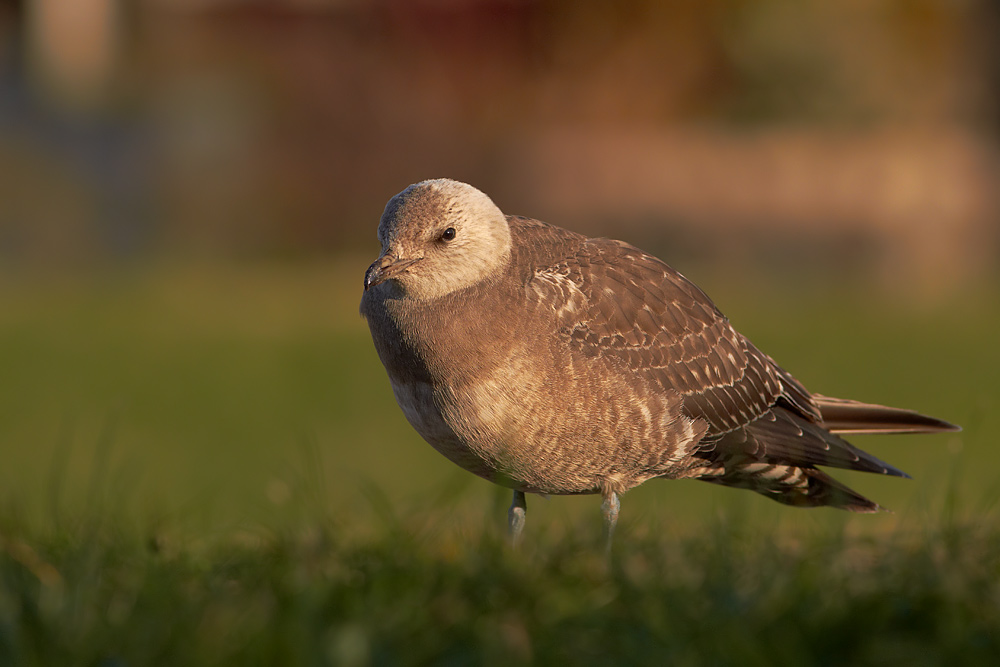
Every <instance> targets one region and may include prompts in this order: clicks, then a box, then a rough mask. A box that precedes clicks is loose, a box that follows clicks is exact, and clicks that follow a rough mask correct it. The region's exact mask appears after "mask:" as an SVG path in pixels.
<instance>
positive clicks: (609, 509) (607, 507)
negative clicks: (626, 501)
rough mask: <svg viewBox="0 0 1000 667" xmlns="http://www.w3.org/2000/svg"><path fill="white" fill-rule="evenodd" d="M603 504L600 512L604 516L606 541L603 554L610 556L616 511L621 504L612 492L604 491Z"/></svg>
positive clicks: (616, 519)
mask: <svg viewBox="0 0 1000 667" xmlns="http://www.w3.org/2000/svg"><path fill="white" fill-rule="evenodd" d="M602 495H603V496H604V502H603V503H601V512H602V513H603V514H604V538H605V539H606V540H607V544H606V545H605V552H606V553H607V555H608V556H610V555H611V538H612V537H614V534H615V526H616V525H617V524H618V510H619V509H621V506H622V504H621V503H620V502H619V501H618V494H617V493H615V492H614V491H610V490H607V491H604V493H603V494H602Z"/></svg>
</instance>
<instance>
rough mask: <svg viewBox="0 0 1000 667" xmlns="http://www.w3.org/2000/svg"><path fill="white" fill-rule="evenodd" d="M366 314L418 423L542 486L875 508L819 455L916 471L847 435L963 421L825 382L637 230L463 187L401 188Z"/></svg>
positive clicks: (462, 455)
mask: <svg viewBox="0 0 1000 667" xmlns="http://www.w3.org/2000/svg"><path fill="white" fill-rule="evenodd" d="M379 240H380V241H381V243H382V255H381V256H380V257H379V259H378V260H376V262H375V263H374V264H372V266H371V267H370V268H369V269H368V272H367V273H366V275H365V292H364V296H363V298H362V301H361V313H362V315H364V317H365V318H366V319H367V321H368V324H369V326H370V328H371V333H372V338H373V340H374V342H375V347H376V349H377V350H378V354H379V357H380V359H381V360H382V363H383V364H384V365H385V368H386V371H387V372H388V374H389V378H390V381H391V383H392V387H393V392H394V393H395V396H396V400H397V401H398V403H399V405H400V407H401V408H402V410H403V412H404V414H405V415H406V417H407V419H408V420H409V421H410V423H411V424H412V425H413V426H414V428H415V429H416V430H417V431H418V432H419V433H420V434H421V435H422V436H423V437H424V439H426V440H427V441H428V442H429V443H430V444H431V445H433V446H434V447H435V448H436V449H437V450H438V451H440V452H441V453H442V454H444V455H445V456H447V457H448V458H449V459H451V460H452V461H454V462H455V463H457V464H458V465H460V466H462V467H463V468H465V469H466V470H469V471H471V472H474V473H476V474H477V475H480V476H482V477H484V478H486V479H488V480H490V481H493V482H496V483H498V484H502V485H504V486H508V487H510V488H513V489H514V490H515V499H514V505H513V506H512V510H511V512H512V514H511V525H512V529H513V530H514V532H515V533H517V532H519V530H520V526H521V525H523V512H524V499H523V496H522V495H520V494H521V493H524V492H532V493H547V494H584V493H601V494H603V496H604V498H605V515H606V517H607V518H608V520H609V524H610V525H609V528H613V525H614V518H615V517H616V516H617V506H618V500H617V496H618V494H621V493H622V492H624V491H626V490H628V489H629V488H632V487H634V486H636V485H638V484H641V483H643V482H645V481H647V480H649V479H652V478H656V477H662V478H669V479H678V478H697V479H702V480H705V481H709V482H713V483H717V484H724V485H727V486H735V487H741V488H748V489H752V490H754V491H757V492H759V493H762V494H764V495H766V496H768V497H770V498H773V499H775V500H778V501H779V502H783V503H786V504H789V505H798V506H807V507H809V506H820V505H830V506H833V507H839V508H842V509H847V510H852V511H859V512H872V511H876V510H878V509H880V508H879V506H878V505H876V504H875V503H873V502H872V501H870V500H868V499H866V498H864V497H862V496H861V495H859V494H857V493H855V492H854V491H851V490H850V489H848V488H847V487H845V486H843V485H842V484H839V483H838V482H836V481H835V480H833V479H832V478H830V477H829V476H827V475H826V474H825V473H823V472H821V471H820V470H819V469H817V466H829V467H834V468H849V469H853V470H863V471H867V472H877V473H882V474H888V475H896V476H905V474H904V473H902V472H901V471H899V470H897V469H896V468H893V467H892V466H890V465H888V464H886V463H883V462H882V461H879V460H878V459H876V458H875V457H873V456H871V455H870V454H867V453H865V452H863V451H861V450H859V449H857V448H856V447H853V446H852V445H850V444H849V443H848V442H846V441H845V440H843V439H842V438H840V437H839V436H838V435H835V434H834V431H836V432H854V433H873V432H930V431H944V430H954V429H955V427H953V426H952V425H950V424H948V423H946V422H943V421H940V420H937V419H934V418H931V417H925V416H923V415H920V414H917V413H915V412H911V411H908V410H899V409H894V408H885V407H882V406H878V405H871V404H864V403H857V402H854V401H847V400H843V399H832V398H827V397H824V396H820V395H817V394H810V393H809V392H808V391H807V390H806V389H805V387H803V386H802V385H801V384H800V383H799V382H798V381H797V380H795V378H793V377H792V376H791V375H789V374H788V373H787V372H786V371H784V370H783V369H782V368H780V367H779V366H778V365H777V364H776V363H775V362H774V361H773V360H772V359H771V358H770V357H768V356H767V355H766V354H764V353H762V352H761V351H760V350H758V349H757V348H756V347H754V346H753V344H752V343H750V342H749V341H748V340H747V339H746V338H744V337H743V336H742V335H740V334H739V333H738V332H737V331H736V330H735V329H733V327H732V325H730V323H729V320H728V319H726V317H725V316H723V315H722V313H720V312H719V310H718V309H717V308H716V307H715V305H714V304H713V303H712V301H711V300H710V299H709V298H708V297H707V296H706V295H705V294H704V292H702V291H701V290H700V289H699V288H698V287H696V286H695V285H694V284H693V283H691V282H690V281H688V280H687V279H686V278H684V276H682V275H681V274H679V273H678V272H676V271H674V270H673V269H671V268H670V267H669V266H667V265H666V264H664V263H663V262H662V261H660V260H658V259H657V258H655V257H653V256H651V255H649V254H647V253H645V252H643V251H641V250H639V249H637V248H635V247H633V246H631V245H629V244H627V243H623V242H621V241H613V240H608V239H593V238H587V237H585V236H582V235H580V234H576V233H574V232H571V231H567V230H565V229H561V228H559V227H554V226H552V225H548V224H545V223H543V222H539V221H537V220H531V219H528V218H522V217H515V216H505V215H503V213H501V212H500V210H499V209H498V208H497V207H496V206H495V205H494V204H493V202H492V201H490V200H489V198H488V197H486V195H484V194H483V193H481V192H479V191H478V190H476V189H475V188H472V187H471V186H468V185H465V184H463V183H458V182H456V181H450V180H435V181H424V182H422V183H418V184H416V185H412V186H410V187H409V188H407V189H406V190H404V191H403V192H401V193H400V194H398V195H396V196H395V197H393V198H392V199H391V200H390V201H389V203H388V205H387V206H386V210H385V213H384V214H383V216H382V220H381V222H380V224H379Z"/></svg>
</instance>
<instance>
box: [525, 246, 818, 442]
mask: <svg viewBox="0 0 1000 667" xmlns="http://www.w3.org/2000/svg"><path fill="white" fill-rule="evenodd" d="M559 231H562V230H559ZM573 236H574V237H575V239H578V240H577V241H576V242H575V243H572V244H569V247H568V248H567V250H568V252H566V253H565V255H564V256H563V257H561V258H560V259H558V260H557V261H554V262H552V263H550V264H548V265H547V266H544V267H543V268H539V269H537V270H535V272H534V274H533V275H532V276H531V278H530V280H529V282H528V289H527V291H528V294H529V296H530V297H532V298H535V299H537V300H538V303H539V304H540V305H544V306H546V307H551V308H552V309H553V310H554V311H555V314H556V317H557V318H558V320H559V324H560V333H561V334H562V335H563V336H565V337H566V339H567V342H568V344H569V345H570V346H572V347H574V348H575V349H577V350H579V351H580V352H581V353H582V354H584V355H587V356H591V357H599V358H602V359H605V360H607V361H608V362H610V363H612V364H616V365H618V366H619V367H621V368H623V369H624V370H627V371H628V372H630V373H634V374H638V375H641V376H644V377H645V378H648V379H652V380H653V381H654V382H655V383H657V384H659V385H660V386H661V387H662V388H663V389H664V391H676V392H677V393H679V394H680V395H681V396H682V397H683V404H684V409H685V411H686V412H687V414H688V415H689V416H691V417H693V418H697V419H702V420H704V421H706V422H708V424H709V429H708V432H707V434H706V440H711V439H712V438H713V436H719V435H721V434H724V433H728V432H730V431H733V430H736V429H738V428H740V427H742V426H745V425H747V424H750V423H752V422H754V421H755V420H757V419H758V418H760V417H761V416H762V415H764V414H765V413H767V412H768V411H769V410H770V409H771V408H772V406H775V405H776V404H777V403H778V402H779V400H781V401H783V402H785V403H787V404H788V405H789V406H790V407H793V408H794V409H795V411H796V412H797V413H799V414H801V415H803V416H805V417H807V418H808V419H809V420H810V421H819V412H818V410H817V409H816V407H815V405H814V404H813V403H812V401H811V399H810V397H809V394H808V392H806V390H805V389H804V388H803V387H802V386H801V385H800V384H799V383H798V382H796V381H795V380H794V379H793V378H792V377H791V376H790V375H788V374H787V373H785V372H784V371H783V370H781V369H780V368H779V367H778V366H777V365H776V364H774V362H773V361H772V360H771V359H770V358H769V357H768V356H767V355H765V354H763V353H762V352H760V351H759V350H758V349H757V348H756V347H754V346H753V345H752V344H751V343H750V342H749V341H747V340H746V339H745V338H744V337H743V336H741V335H740V334H739V333H738V332H737V331H736V330H734V329H733V327H732V326H731V325H730V324H729V320H728V319H726V317H725V316H723V315H722V313H720V312H719V310H718V309H717V308H716V307H715V304H713V303H712V301H711V300H710V299H709V298H708V296H706V295H705V293H704V292H702V291H701V290H700V289H699V288H698V287H696V286H695V285H694V284H692V283H691V282H690V281H688V280H687V279H686V278H684V276H682V275H681V274H680V273H678V272H676V271H674V270H673V269H671V268H670V267H669V266H667V265H666V264H664V263H663V262H661V261H660V260H658V259H656V258H655V257H653V256H651V255H649V254H647V253H644V252H642V251H641V250H639V249H637V248H635V247H633V246H630V245H628V244H626V243H622V242H620V241H611V240H607V239H586V238H584V237H578V236H576V235H573Z"/></svg>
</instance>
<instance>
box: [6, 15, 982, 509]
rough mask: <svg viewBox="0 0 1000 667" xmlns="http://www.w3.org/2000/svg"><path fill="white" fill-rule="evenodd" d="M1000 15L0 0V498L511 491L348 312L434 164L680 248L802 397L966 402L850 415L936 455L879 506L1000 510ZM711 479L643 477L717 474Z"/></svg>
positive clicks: (889, 487)
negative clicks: (396, 398)
mask: <svg viewBox="0 0 1000 667" xmlns="http://www.w3.org/2000/svg"><path fill="white" fill-rule="evenodd" d="M998 35H1000V5H998V4H997V3H995V2H991V1H990V0H960V1H955V0H846V1H844V0H840V1H834V0H706V1H700V2H688V1H676V2H663V1H660V0H635V1H628V2H616V3H607V2H598V1H596V0H594V1H591V0H581V1H578V2H568V1H566V2H560V1H557V0H415V1H406V0H131V1H126V0H117V1H116V0H74V1H73V2H67V1H66V0H0V403H2V405H0V454H2V458H3V460H4V463H3V464H2V466H0V503H5V504H6V506H7V507H8V510H9V511H17V512H21V513H23V514H25V515H28V516H31V517H35V518H40V519H41V518H46V517H47V518H48V519H50V520H58V517H59V516H60V515H61V514H62V513H64V512H66V511H67V509H66V508H67V507H74V508H75V507H80V506H84V507H90V508H103V509H108V508H111V507H113V508H115V509H116V510H118V511H124V512H125V513H127V514H130V515H134V516H141V517H143V518H144V520H145V519H148V517H150V516H153V517H156V516H160V515H164V516H170V517H175V516H179V515H184V516H188V515H193V516H195V517H196V518H199V517H200V519H199V520H205V521H207V522H208V524H209V525H218V524H219V523H220V522H221V523H226V522H232V521H243V520H245V521H251V522H253V521H256V520H263V519H264V518H265V517H269V516H271V515H272V514H274V515H275V516H277V517H278V518H279V519H280V520H284V518H287V516H288V515H289V514H293V513H295V512H298V511H300V508H301V505H302V503H301V502H297V501H296V498H298V497H299V496H301V495H303V494H313V495H315V496H316V503H317V504H318V505H319V506H321V507H323V508H325V511H329V512H330V513H331V514H332V515H333V516H335V517H342V516H343V515H344V514H345V513H346V514H350V512H352V511H354V510H356V509H357V507H359V506H366V505H365V503H366V502H367V503H369V504H371V503H372V502H373V501H372V500H371V498H369V499H368V500H367V501H365V500H359V497H360V496H364V495H366V494H367V495H368V496H370V495H371V494H380V493H385V494H387V496H388V497H389V499H390V505H393V504H395V506H402V507H405V506H406V505H407V504H408V503H411V502H412V501H413V499H414V498H425V497H427V496H429V495H431V496H432V495H433V494H434V493H435V492H436V490H437V489H440V488H442V487H444V488H459V487H461V488H465V487H469V488H471V489H473V490H471V491H469V490H465V491H462V492H461V493H465V494H466V496H465V497H466V498H475V497H477V496H476V495H475V494H477V493H478V494H480V495H482V496H483V497H486V498H493V497H494V496H491V495H490V494H492V493H493V492H492V491H491V490H489V487H488V485H486V484H485V483H479V482H475V481H474V480H472V479H470V480H469V481H468V482H464V481H462V480H464V479H465V477H463V475H464V473H461V472H460V471H452V469H451V467H450V466H451V464H449V463H448V462H447V461H445V460H444V459H443V458H441V457H439V456H438V455H437V454H436V453H434V452H433V451H432V450H431V449H430V448H429V447H428V446H426V445H425V444H424V443H422V442H421V441H420V440H419V438H418V437H417V436H416V435H415V434H414V433H413V432H412V430H410V429H409V427H408V426H407V425H406V423H405V421H404V420H403V418H402V416H401V415H400V414H399V413H398V410H397V409H396V408H395V405H394V403H393V401H392V397H391V392H390V391H389V387H388V383H387V381H386V379H385V377H384V373H383V371H382V369H381V367H380V365H379V364H378V361H377V359H376V357H375V355H374V353H373V350H372V348H371V343H370V341H369V340H368V337H367V330H366V328H365V325H364V323H363V322H362V321H361V320H360V318H359V317H358V315H357V302H358V300H359V299H360V293H361V278H362V275H363V272H364V269H365V267H366V266H367V265H368V263H370V262H371V261H372V260H373V259H374V257H375V256H376V254H377V252H378V248H377V243H376V242H375V228H376V225H377V222H378V218H379V215H380V213H381V211H382V207H383V206H384V203H385V201H386V200H387V199H388V198H389V197H390V196H392V195H393V194H395V193H396V192H398V191H400V190H401V189H403V188H404V187H405V186H406V185H408V184H410V183H412V182H415V181H419V180H422V179H425V178H433V177H442V176H447V177H451V178H456V179H459V180H464V181H467V182H470V183H472V184H474V185H476V186H477V187H479V188H480V189H482V190H483V191H485V192H486V193H488V194H489V195H490V196H491V197H492V198H493V199H494V201H496V202H497V204H498V205H499V206H500V207H501V208H502V209H503V210H504V211H505V212H507V213H512V214H523V215H529V216H532V217H536V218H540V219H543V220H546V221H549V222H552V223H555V224H559V225H561V226H565V227H569V228H572V229H575V230H578V231H583V232H585V233H588V234H593V235H611V236H615V237H618V238H624V239H626V240H628V241H630V242H632V243H634V244H636V245H639V246H640V247H643V248H645V249H647V250H650V251H652V252H654V253H656V254H658V255H659V256H661V257H662V258H664V259H665V260H667V261H668V262H669V263H671V264H672V265H674V266H675V267H676V268H678V269H680V270H681V271H682V272H684V273H685V274H687V275H688V276H689V277H691V278H692V279H693V280H695V281H696V282H698V283H699V284H701V285H702V286H703V287H705V288H706V289H707V291H708V292H709V294H711V295H712V296H713V297H714V298H715V299H716V301H717V302H718V303H719V305H720V307H722V309H723V311H724V312H726V313H727V314H728V315H729V316H730V317H731V319H733V321H734V322H735V324H736V325H737V327H738V328H739V329H740V330H741V331H743V332H744V333H746V334H747V335H748V336H749V337H750V338H752V339H753V340H754V341H755V342H756V343H757V344H758V346H760V347H762V348H764V349H765V350H766V351H768V352H769V353H770V354H771V355H772V356H774V357H775V358H777V359H778V361H779V362H781V363H782V364H783V365H785V366H786V367H787V368H789V370H791V371H792V372H793V373H796V374H797V375H798V376H799V377H800V378H801V379H803V380H804V381H805V382H806V383H807V385H809V386H810V387H812V388H813V389H814V390H816V391H819V392H821V393H828V394H844V395H846V396H850V397H854V398H858V399H863V400H870V401H879V402H886V403H898V404H902V405H907V406H908V407H913V408H917V409H921V410H924V411H928V412H932V413H934V414H936V415H937V416H940V417H944V418H947V419H950V420H953V421H957V422H959V423H962V424H963V425H964V426H966V431H965V432H964V433H963V434H962V435H960V436H954V437H952V438H951V439H950V440H949V437H948V436H941V437H938V438H936V439H935V438H930V439H921V438H911V439H910V440H908V441H906V442H905V444H903V443H899V442H897V443H892V442H891V439H890V440H878V441H877V443H878V444H874V443H875V442H876V441H874V440H868V439H864V438H862V439H859V441H858V444H860V445H862V446H864V447H866V448H877V449H876V452H877V454H878V455H879V456H882V457H883V458H886V459H888V460H890V461H892V462H893V463H896V464H898V465H900V467H902V468H903V469H905V470H908V471H909V472H910V473H912V474H914V475H915V476H919V477H920V478H921V479H922V480H923V481H918V483H915V484H911V486H909V487H906V489H905V490H904V488H903V486H901V485H897V484H896V483H895V481H894V480H893V481H888V482H886V481H885V480H877V479H876V480H875V482H874V484H873V485H870V486H869V487H865V486H864V485H865V484H870V483H871V482H870V480H869V479H868V478H858V479H857V481H855V478H854V477H850V481H851V482H852V483H856V484H858V485H859V487H861V488H863V489H864V490H865V491H867V492H868V493H871V494H873V495H875V496H876V498H877V499H879V501H880V502H884V503H885V504H889V505H891V504H892V500H893V499H898V502H902V503H904V505H906V506H911V505H912V504H913V503H916V502H917V501H916V500H914V499H913V498H915V497H917V496H920V497H924V498H925V502H926V503H928V504H929V505H931V506H936V505H937V504H939V503H940V502H943V500H942V498H944V496H945V491H944V488H945V486H944V485H945V482H944V481H942V480H943V479H945V478H948V479H951V480H952V482H953V483H957V482H954V480H956V479H958V480H965V481H964V482H962V484H965V487H963V488H966V487H967V488H968V490H969V491H968V492H969V495H970V497H972V498H973V499H974V500H975V502H984V503H985V502H992V501H991V500H984V499H987V498H992V497H993V496H992V495H991V494H993V493H994V491H995V490H996V489H997V481H998V479H1000V478H998V477H997V475H994V474H993V473H992V472H991V466H989V465H981V463H982V462H983V461H985V460H986V459H985V458H983V457H986V456H992V457H993V459H991V460H994V461H996V462H1000V456H997V455H996V454H993V453H992V450H991V447H992V443H990V442H989V441H988V439H987V437H986V436H987V433H988V432H990V430H991V428H992V432H994V433H995V432H996V428H997V427H1000V423H998V420H997V418H996V414H995V412H996V409H997V407H998V390H997V377H1000V354H998V352H997V351H996V347H997V346H996V338H997V334H998V333H1000V326H998V325H1000V305H998V301H1000V299H998V297H1000V290H998V289H997V288H998V286H1000V283H998V275H1000V272H998V259H1000V224H998V223H1000V194H998V193H1000V188H998V185H1000V39H998ZM977 447H978V448H979V449H977ZM970 452H972V453H971V454H970ZM963 456H964V457H966V459H971V460H973V461H975V463H976V465H965V466H964V467H963V466H962V465H961V460H965V459H962V458H961V457H963ZM973 457H975V458H973ZM908 464H909V467H908ZM959 468H961V469H962V472H954V474H952V475H951V476H950V477H949V476H948V475H944V474H943V473H942V471H946V470H952V469H954V470H958V469H959ZM848 477H849V476H848ZM359 479H365V480H369V481H370V484H369V483H367V482H366V483H365V484H363V485H361V486H363V487H364V489H367V491H364V490H363V489H361V488H360V487H359V482H358V480H359ZM310 480H311V481H310ZM880 482H881V483H880ZM920 484H925V486H920ZM935 484H938V486H934V485H935ZM463 485H465V486H463ZM647 486H649V485H647ZM694 486H697V485H682V488H681V491H679V492H677V493H678V494H680V495H670V494H671V493H674V492H663V491H662V490H661V489H662V488H663V487H657V490H656V491H655V492H647V491H645V490H642V491H638V492H636V493H637V494H639V497H640V498H642V497H645V498H646V500H645V501H643V502H647V503H652V504H656V503H659V502H663V503H665V504H666V503H669V502H674V503H676V502H686V503H691V502H704V503H706V504H708V505H711V503H713V502H716V501H715V500H714V498H716V497H720V498H725V499H728V498H730V496H729V495H726V494H727V493H728V492H726V491H720V490H718V489H714V488H713V489H709V492H706V493H705V495H698V494H702V493H703V492H702V490H701V489H700V488H698V489H694V488H693V487H694ZM704 486H706V487H707V485H704ZM959 486H961V484H959ZM375 489H378V491H376V490H375ZM644 489H645V487H644ZM456 493H458V492H457V491H456ZM691 493H693V494H695V495H694V496H691V495H690V494H691ZM720 493H721V494H722V495H720V496H715V495H714V494H720ZM740 493H742V492H740ZM470 494H471V495H470ZM642 494H646V495H645V496H642ZM664 494H665V495H664ZM496 497H497V498H498V497H499V496H496ZM692 497H694V498H696V499H697V501H691V500H688V499H689V498H692ZM663 499H665V500H663ZM300 500H301V499H300ZM495 502H496V503H497V504H498V506H499V504H500V503H501V502H503V503H505V502H506V499H504V500H503V501H500V500H496V501H495ZM560 502H563V501H560ZM565 502H567V503H569V502H570V501H565ZM720 502H722V501H720ZM765 503H766V501H763V500H761V505H764V504H765ZM376 504H377V503H376ZM465 504H471V505H475V504H476V503H475V502H471V501H470V502H468V503H465ZM536 504H537V503H536ZM550 505H551V504H550ZM331 508H336V509H335V510H334V509H331ZM590 510H593V512H594V513H595V515H596V511H597V510H596V505H595V506H594V507H593V508H589V506H588V509H587V511H590ZM358 511H360V510H358ZM654 516H655V515H654ZM283 517H284V518H283ZM345 520H346V519H345ZM497 520H498V521H502V515H500V516H498V517H497ZM651 520H656V519H651Z"/></svg>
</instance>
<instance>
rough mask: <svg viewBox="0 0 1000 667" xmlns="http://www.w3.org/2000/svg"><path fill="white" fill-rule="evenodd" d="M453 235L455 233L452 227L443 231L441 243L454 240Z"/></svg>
mask: <svg viewBox="0 0 1000 667" xmlns="http://www.w3.org/2000/svg"><path fill="white" fill-rule="evenodd" d="M455 233H456V232H455V228H454V227H449V228H448V229H446V230H444V231H443V232H442V233H441V240H442V241H451V240H452V239H453V238H455Z"/></svg>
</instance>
